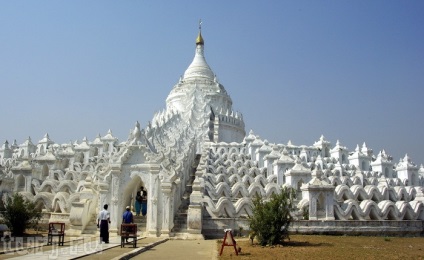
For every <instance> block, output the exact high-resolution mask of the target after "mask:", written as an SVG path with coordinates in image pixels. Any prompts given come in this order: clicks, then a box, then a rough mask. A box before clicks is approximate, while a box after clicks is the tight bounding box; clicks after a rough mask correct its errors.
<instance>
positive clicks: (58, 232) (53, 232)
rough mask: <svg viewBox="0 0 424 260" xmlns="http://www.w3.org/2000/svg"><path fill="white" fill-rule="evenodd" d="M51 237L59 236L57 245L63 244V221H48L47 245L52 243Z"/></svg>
mask: <svg viewBox="0 0 424 260" xmlns="http://www.w3.org/2000/svg"><path fill="white" fill-rule="evenodd" d="M53 237H58V238H59V246H63V243H64V240H65V223H62V222H51V223H49V233H48V234H47V245H52V244H53Z"/></svg>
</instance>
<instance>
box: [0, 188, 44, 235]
mask: <svg viewBox="0 0 424 260" xmlns="http://www.w3.org/2000/svg"><path fill="white" fill-rule="evenodd" d="M1 202H2V203H1V205H0V207H1V213H0V214H1V215H2V217H3V221H4V223H5V224H6V225H7V226H8V227H9V228H10V230H11V231H12V234H13V235H14V236H20V235H22V234H23V233H24V232H25V230H26V229H27V228H31V227H35V226H36V225H37V223H38V221H39V220H40V218H41V210H39V209H36V207H35V204H34V203H33V202H30V201H29V200H27V199H25V198H24V197H23V196H22V195H21V194H19V193H15V194H14V195H13V196H12V197H10V196H9V197H7V199H6V202H5V203H3V201H1Z"/></svg>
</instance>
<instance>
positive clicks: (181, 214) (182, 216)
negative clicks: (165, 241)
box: [171, 174, 195, 237]
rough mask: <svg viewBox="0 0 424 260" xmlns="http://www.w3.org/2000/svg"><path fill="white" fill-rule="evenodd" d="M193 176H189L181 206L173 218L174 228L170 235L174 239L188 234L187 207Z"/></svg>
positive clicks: (191, 190)
mask: <svg viewBox="0 0 424 260" xmlns="http://www.w3.org/2000/svg"><path fill="white" fill-rule="evenodd" d="M194 178H195V176H194V174H193V175H192V176H190V179H189V181H188V182H187V184H186V189H185V192H184V195H183V197H182V198H181V205H180V207H179V209H178V212H177V214H176V215H175V217H174V227H173V228H172V231H171V234H172V236H174V237H181V236H184V234H186V233H188V230H187V212H188V206H189V205H190V195H191V193H192V192H193V189H192V184H193V181H194Z"/></svg>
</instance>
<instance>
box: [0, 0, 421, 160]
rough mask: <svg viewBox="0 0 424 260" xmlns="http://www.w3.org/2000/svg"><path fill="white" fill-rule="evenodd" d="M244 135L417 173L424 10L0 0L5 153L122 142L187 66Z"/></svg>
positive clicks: (414, 6) (393, 5) (341, 4)
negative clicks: (360, 155)
mask: <svg viewBox="0 0 424 260" xmlns="http://www.w3.org/2000/svg"><path fill="white" fill-rule="evenodd" d="M200 18H201V19H202V21H203V27H202V34H203V36H204V39H205V55H206V60H207V62H208V63H209V65H210V67H211V68H212V70H213V71H214V72H215V73H216V74H217V77H218V79H219V80H220V82H221V83H222V84H223V85H224V87H225V88H226V90H227V91H228V93H229V94H230V96H231V97H232V100H233V108H234V109H235V110H237V111H240V112H242V113H243V116H244V120H245V123H246V131H247V132H248V131H249V130H250V129H253V131H254V132H255V134H258V135H260V137H261V138H264V139H268V140H269V141H270V142H277V143H287V142H288V141H289V140H291V141H292V142H293V143H294V144H296V145H301V144H305V145H312V144H313V143H314V141H317V140H318V139H319V137H320V136H321V134H323V135H324V136H325V137H326V138H327V139H328V140H329V141H331V142H332V143H333V144H335V142H336V140H338V139H339V140H340V141H341V143H342V145H345V146H347V147H348V149H350V150H354V149H355V147H356V144H360V145H362V143H363V142H366V143H367V145H368V147H370V148H372V149H373V150H374V152H375V154H377V153H378V151H380V150H381V149H386V151H387V152H388V153H389V154H391V155H392V156H393V157H394V159H395V161H396V162H397V161H398V160H399V158H400V157H403V156H404V155H405V153H408V155H410V157H412V159H413V161H414V162H415V163H417V164H420V163H424V150H423V149H422V148H423V147H424V140H423V127H424V124H423V111H424V102H423V98H424V1H390V0H384V1H378V0H376V1H365V0H364V1H167V2H165V1H1V2H0V32H1V33H0V91H1V92H0V93H1V101H0V111H1V124H0V142H1V143H3V142H4V141H5V140H8V141H9V142H12V141H13V140H14V139H16V140H17V142H18V143H19V144H20V143H22V142H24V141H25V139H26V138H27V137H28V136H31V138H32V140H33V142H34V143H37V142H38V140H40V139H42V137H43V136H44V134H45V133H49V135H50V137H51V139H52V140H53V141H55V142H57V143H65V142H69V141H75V140H81V139H82V138H83V137H84V136H86V137H87V138H88V139H89V140H93V139H94V138H95V136H96V135H97V134H98V133H100V134H101V135H102V136H103V135H105V134H106V133H107V131H108V129H111V130H112V132H113V134H114V135H115V136H116V137H118V138H119V140H120V141H124V140H126V138H127V136H128V133H129V130H130V129H131V128H132V127H133V126H134V123H135V122H136V121H137V120H138V121H140V123H141V125H142V127H144V126H145V125H146V124H147V122H148V121H149V120H151V119H152V117H153V114H154V113H155V112H156V111H159V110H162V109H163V108H164V107H165V99H166V97H167V95H168V93H169V92H170V90H171V88H172V87H173V86H174V84H175V83H177V81H178V79H179V77H180V75H182V74H183V73H184V71H185V69H186V68H187V67H188V65H189V64H190V62H191V61H192V58H193V56H194V49H195V43H194V41H195V38H196V36H197V31H198V21H199V19H200Z"/></svg>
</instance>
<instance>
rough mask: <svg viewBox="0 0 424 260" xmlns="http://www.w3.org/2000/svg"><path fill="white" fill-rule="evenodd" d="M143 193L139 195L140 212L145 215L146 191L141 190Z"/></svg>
mask: <svg viewBox="0 0 424 260" xmlns="http://www.w3.org/2000/svg"><path fill="white" fill-rule="evenodd" d="M142 192H143V195H142V196H141V214H142V215H143V217H144V216H146V214H147V191H145V190H143V191H142Z"/></svg>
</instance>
